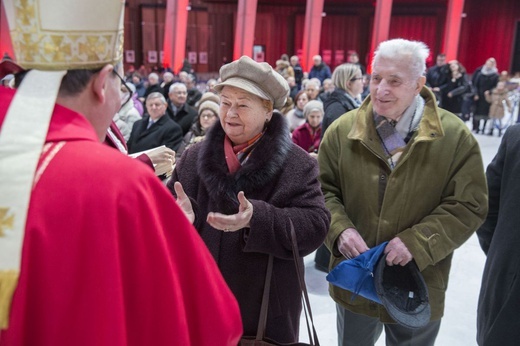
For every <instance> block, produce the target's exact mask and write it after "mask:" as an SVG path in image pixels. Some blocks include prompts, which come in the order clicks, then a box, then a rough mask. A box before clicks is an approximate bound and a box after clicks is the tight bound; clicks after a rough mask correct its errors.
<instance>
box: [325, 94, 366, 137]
mask: <svg viewBox="0 0 520 346" xmlns="http://www.w3.org/2000/svg"><path fill="white" fill-rule="evenodd" d="M345 93H346V91H345V90H343V89H339V88H336V89H335V90H334V91H333V92H332V93H331V94H330V96H329V98H327V100H325V102H324V103H323V108H324V109H325V115H324V116H323V121H322V122H321V134H322V136H323V135H324V134H325V131H326V130H327V127H329V125H330V124H332V122H333V121H334V120H336V119H337V118H339V117H340V116H341V115H343V114H345V113H347V112H350V111H351V110H353V109H356V108H358V107H359V105H357V104H356V103H355V102H354V100H352V99H351V98H349V97H347V96H346V95H345Z"/></svg>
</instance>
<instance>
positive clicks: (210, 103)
mask: <svg viewBox="0 0 520 346" xmlns="http://www.w3.org/2000/svg"><path fill="white" fill-rule="evenodd" d="M206 109H209V110H210V111H212V112H213V113H215V115H216V116H217V117H218V116H219V109H220V107H219V105H218V104H216V103H215V102H213V101H210V100H206V101H204V102H202V103H201V104H200V106H199V116H200V115H201V114H202V112H204V111H205V110H206Z"/></svg>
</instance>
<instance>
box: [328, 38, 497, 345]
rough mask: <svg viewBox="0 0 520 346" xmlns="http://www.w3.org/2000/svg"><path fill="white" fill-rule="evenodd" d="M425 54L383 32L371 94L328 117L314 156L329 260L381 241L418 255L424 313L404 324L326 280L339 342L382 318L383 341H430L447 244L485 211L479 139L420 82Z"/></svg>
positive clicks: (405, 258) (454, 244) (392, 249)
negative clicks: (326, 217)
mask: <svg viewBox="0 0 520 346" xmlns="http://www.w3.org/2000/svg"><path fill="white" fill-rule="evenodd" d="M428 54H429V49H428V48H427V46H426V45H425V44H424V43H422V42H417V41H409V40H404V39H394V40H389V41H385V42H382V43H381V44H380V45H379V47H378V48H377V50H376V52H375V54H374V58H373V60H372V75H371V81H370V96H369V97H368V98H367V99H366V100H365V101H364V103H363V104H362V105H361V106H360V107H359V108H357V109H354V110H352V111H350V112H349V113H347V114H346V115H345V116H342V117H340V118H339V119H338V120H336V121H335V122H333V123H332V124H331V125H330V126H329V128H328V129H327V132H326V134H325V136H324V138H323V139H322V142H321V144H320V152H319V155H318V162H319V165H320V181H321V186H322V190H323V192H324V195H325V201H326V205H327V207H328V208H329V210H330V211H331V214H332V222H331V227H330V229H329V232H328V235H327V238H326V240H325V244H326V245H327V247H328V248H329V250H330V251H331V257H330V262H329V269H331V268H334V267H336V266H337V265H338V264H339V263H340V262H342V261H344V260H345V259H351V258H354V257H357V256H359V255H360V254H362V253H364V252H366V251H367V250H369V249H371V248H373V247H375V246H377V245H380V244H382V243H384V242H388V244H387V245H386V247H385V249H384V254H385V256H386V257H384V258H382V259H381V261H386V265H387V266H389V267H391V266H406V265H408V264H409V263H411V262H415V264H416V265H417V267H418V269H419V270H420V271H421V273H422V276H423V277H424V281H425V283H426V285H427V287H428V294H429V305H430V309H431V315H430V318H429V319H423V320H421V322H424V324H421V325H417V328H410V327H409V326H407V325H406V324H405V323H404V322H403V319H401V318H400V316H398V317H399V318H397V317H393V316H397V315H396V314H395V313H394V312H395V309H387V308H386V307H385V306H386V305H380V304H377V303H376V302H374V301H372V300H368V299H365V298H363V297H361V296H356V295H355V293H353V292H350V291H347V290H344V289H342V288H340V287H337V286H334V285H331V286H330V294H331V296H332V298H333V299H334V301H335V302H336V309H337V327H338V340H339V345H355V346H360V345H374V344H375V343H376V341H377V339H378V338H379V336H380V335H381V332H382V330H383V328H384V329H385V334H386V344H387V345H421V346H433V345H434V343H435V338H436V337H437V334H438V332H439V328H440V323H441V318H442V316H443V312H444V299H445V294H446V289H447V283H448V278H449V271H450V266H451V260H452V258H453V252H454V250H455V249H456V248H458V247H459V246H461V245H462V244H463V243H464V242H465V241H466V240H467V239H468V238H469V237H470V236H471V235H472V234H473V232H475V231H476V229H477V228H478V227H479V226H480V225H481V224H482V222H483V221H484V219H485V217H486V213H487V209H488V205H487V188H486V177H485V175H484V168H483V164H482V157H481V153H480V149H479V146H478V142H477V141H476V139H475V137H473V135H472V134H471V131H470V130H469V129H468V128H467V127H466V126H465V124H464V123H463V122H461V121H460V119H458V117H457V116H456V115H455V114H452V113H449V112H448V111H446V110H443V109H440V108H438V107H437V105H436V100H435V97H434V95H433V93H432V92H431V90H430V89H429V88H427V87H425V80H426V78H425V76H424V73H425V70H426V58H427V57H428ZM412 266H413V264H412ZM387 280H388V279H387ZM390 281H391V280H390ZM359 284H361V283H359ZM406 293H407V292H406ZM412 298H413V297H411V296H410V295H409V294H406V296H405V297H404V298H403V300H404V302H405V303H406V304H409V306H408V308H403V309H402V310H400V311H401V312H402V315H404V316H406V318H408V319H409V320H413V319H414V308H415V307H417V304H416V303H414V302H413V301H412V300H413V299H412ZM396 304H398V302H396ZM396 321H400V323H396Z"/></svg>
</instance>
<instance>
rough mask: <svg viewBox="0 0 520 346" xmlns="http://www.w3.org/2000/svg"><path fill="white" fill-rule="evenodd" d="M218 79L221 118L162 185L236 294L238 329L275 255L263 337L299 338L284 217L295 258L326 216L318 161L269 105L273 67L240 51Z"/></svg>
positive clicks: (248, 318)
mask: <svg viewBox="0 0 520 346" xmlns="http://www.w3.org/2000/svg"><path fill="white" fill-rule="evenodd" d="M220 77H221V79H222V82H221V83H220V84H218V85H217V86H216V87H215V89H216V90H217V91H218V92H219V93H220V122H218V123H216V124H215V126H213V127H212V128H211V129H210V131H208V133H207V135H206V138H205V140H204V141H203V142H201V143H197V144H195V145H193V146H192V147H191V148H190V149H189V150H186V151H185V152H184V154H183V155H182V157H181V158H180V160H179V161H178V163H177V167H176V169H175V171H174V175H173V177H172V180H171V181H170V182H169V183H168V187H169V188H170V190H171V191H172V192H173V193H174V194H175V195H176V196H177V203H178V204H179V205H180V206H181V208H182V209H183V210H184V212H185V214H186V216H187V217H188V218H189V219H190V220H191V221H192V222H193V224H194V226H195V228H196V229H197V230H198V231H199V233H200V235H201V237H202V239H203V240H204V241H205V242H206V244H207V246H208V248H209V250H210V251H211V253H212V254H213V256H214V258H215V260H216V262H217V264H218V266H219V268H220V270H221V272H222V274H223V276H224V278H225V279H226V282H227V283H228V285H229V287H230V288H231V290H232V291H233V293H234V294H235V297H236V298H237V300H238V302H239V306H240V310H241V315H242V320H243V325H244V335H245V336H254V335H256V331H257V327H258V320H259V315H260V306H261V301H262V294H263V290H264V282H265V276H266V269H267V263H268V259H269V255H273V256H274V266H273V274H272V279H271V290H270V297H269V308H268V316H267V324H266V332H265V336H266V337H267V338H270V339H273V340H275V341H277V342H280V343H290V342H296V341H297V340H298V333H299V331H298V329H299V318H300V312H301V291H300V286H299V284H298V279H297V275H296V269H295V264H294V261H293V260H292V259H293V254H292V251H291V237H290V226H289V219H291V220H292V222H293V223H294V228H295V231H296V238H297V242H298V248H299V252H300V253H299V256H305V255H307V254H309V253H311V252H312V251H314V250H315V249H316V248H317V247H318V246H319V245H320V244H321V242H322V241H323V239H324V237H325V234H326V233H327V230H328V227H329V218H330V214H329V212H328V210H327V209H326V208H325V204H324V197H323V195H322V192H321V189H320V185H319V183H318V180H317V176H318V167H317V164H316V160H314V159H312V158H311V157H309V155H307V153H306V152H305V151H303V150H302V149H301V148H299V147H298V146H296V145H295V144H294V143H292V141H291V139H290V136H289V130H288V127H287V123H286V121H285V119H284V118H283V116H282V115H281V114H280V113H279V112H278V111H276V110H273V109H276V108H279V107H281V106H282V105H283V104H284V102H285V98H286V97H287V94H288V92H289V86H288V84H287V82H286V81H285V80H284V79H283V77H281V76H280V75H279V74H278V73H277V72H276V71H274V70H273V69H272V67H271V66H269V65H268V64H267V63H257V62H255V61H253V60H252V59H250V58H248V57H245V56H243V57H242V58H240V59H239V60H237V61H234V62H232V63H230V64H227V65H224V66H223V67H222V68H221V69H220ZM300 261H302V259H301V257H300ZM302 263H303V262H302Z"/></svg>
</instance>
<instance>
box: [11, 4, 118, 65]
mask: <svg viewBox="0 0 520 346" xmlns="http://www.w3.org/2000/svg"><path fill="white" fill-rule="evenodd" d="M3 3H4V7H5V12H6V15H7V19H8V22H9V28H10V32H11V40H12V44H13V49H14V53H15V55H16V61H17V63H18V64H19V65H20V66H22V67H23V68H25V69H38V70H71V69H95V68H98V67H103V66H104V65H106V64H115V63H118V62H120V61H122V56H123V55H122V52H123V24H124V17H123V14H124V5H125V1H124V0H65V1H63V0H8V1H3Z"/></svg>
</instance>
